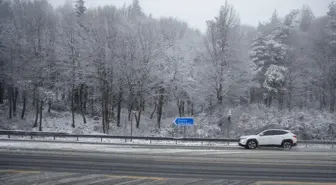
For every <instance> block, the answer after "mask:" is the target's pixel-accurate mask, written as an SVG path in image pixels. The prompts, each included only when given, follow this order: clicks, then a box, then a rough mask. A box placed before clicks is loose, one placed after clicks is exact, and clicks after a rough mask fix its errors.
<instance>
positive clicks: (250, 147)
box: [246, 140, 258, 149]
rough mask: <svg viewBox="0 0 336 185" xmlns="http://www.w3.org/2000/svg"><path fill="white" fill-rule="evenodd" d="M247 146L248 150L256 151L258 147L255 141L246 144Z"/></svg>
mask: <svg viewBox="0 0 336 185" xmlns="http://www.w3.org/2000/svg"><path fill="white" fill-rule="evenodd" d="M246 146H247V148H248V149H256V148H257V146H258V145H257V142H256V141H255V140H250V141H248V142H247V143H246Z"/></svg>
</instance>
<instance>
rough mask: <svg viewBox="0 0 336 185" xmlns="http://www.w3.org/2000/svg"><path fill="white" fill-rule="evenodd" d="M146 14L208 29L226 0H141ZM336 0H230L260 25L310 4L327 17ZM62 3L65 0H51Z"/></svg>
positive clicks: (103, 0)
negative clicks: (172, 18) (331, 4)
mask: <svg viewBox="0 0 336 185" xmlns="http://www.w3.org/2000/svg"><path fill="white" fill-rule="evenodd" d="M139 1H140V5H141V7H142V8H143V10H144V12H145V13H146V14H152V15H153V17H155V18H159V17H163V16H164V17H175V18H178V19H179V20H182V21H185V22H187V23H188V24H189V25H190V26H191V27H193V28H198V29H199V30H201V31H202V32H203V31H205V26H206V24H205V21H206V20H211V19H213V18H214V17H215V16H216V15H217V14H218V11H219V8H220V6H221V5H224V4H225V0H139ZM332 1H333V0H228V2H229V4H231V5H233V6H234V7H235V9H236V11H237V12H238V13H239V16H240V20H241V23H242V24H248V25H253V26H257V25H258V22H259V21H260V22H264V21H267V20H269V18H270V17H271V15H272V13H273V11H274V10H275V9H276V10H277V11H278V14H279V16H284V15H286V14H287V13H288V12H289V11H290V10H292V9H300V8H301V7H302V5H303V4H307V5H309V6H310V7H311V9H312V10H313V12H314V14H315V16H317V17H318V16H323V15H325V14H326V12H327V11H328V4H329V3H331V2H332ZM49 2H50V3H51V4H52V5H54V6H58V5H60V4H63V3H64V2H65V0H49ZM85 2H86V5H87V7H96V6H103V5H111V4H113V5H116V6H117V7H120V6H122V5H123V4H130V3H132V0H85Z"/></svg>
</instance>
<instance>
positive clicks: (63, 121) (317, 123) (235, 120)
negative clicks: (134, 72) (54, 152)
mask: <svg viewBox="0 0 336 185" xmlns="http://www.w3.org/2000/svg"><path fill="white" fill-rule="evenodd" d="M7 112H8V111H7V109H6V107H5V106H1V107H0V121H1V124H0V129H2V130H26V131H38V128H32V125H33V122H34V119H35V117H34V111H33V110H31V109H30V110H29V111H27V113H26V117H25V118H24V119H23V120H21V119H20V118H19V116H16V117H14V118H13V119H11V120H9V119H7ZM18 112H20V107H19V108H18ZM148 115H150V113H149V112H143V115H142V116H141V122H140V127H139V128H135V120H133V129H132V135H133V136H145V137H196V138H227V137H228V136H227V135H226V128H225V127H226V125H225V122H224V123H223V128H222V129H221V128H220V127H219V126H218V123H219V122H221V119H220V118H218V117H217V116H215V115H217V113H216V114H214V115H213V116H209V115H206V114H205V113H200V114H198V115H197V116H194V118H195V126H191V127H187V128H186V130H185V131H184V130H183V128H180V129H176V128H174V124H173V123H172V122H173V120H174V119H175V118H174V117H168V116H163V119H162V122H161V129H160V130H158V129H157V125H156V119H155V117H154V118H153V119H150V118H149V116H148ZM96 118H98V119H99V120H95V119H94V117H92V116H90V115H86V119H87V123H85V124H84V123H83V119H82V116H81V115H80V114H76V116H75V125H76V126H75V128H72V127H71V120H72V117H71V114H70V112H57V111H54V110H51V112H50V113H48V112H47V111H46V110H45V111H44V113H43V120H42V129H43V131H49V132H66V133H74V134H102V124H101V120H100V117H96ZM130 124H131V122H130V121H129V120H128V113H127V110H125V109H123V110H122V114H121V122H120V127H118V126H117V125H116V123H115V122H114V121H113V122H112V123H111V124H110V129H109V133H108V134H109V135H115V136H130V135H131V125H130ZM268 128H282V129H289V130H292V131H293V132H295V133H296V134H297V135H298V136H299V139H302V140H321V139H322V140H323V139H325V140H330V139H332V138H333V136H335V134H336V115H335V114H331V113H328V112H323V111H318V110H293V111H292V112H289V111H286V110H284V111H282V112H279V111H278V110H277V109H276V108H266V107H265V106H264V105H259V106H258V105H257V104H253V105H246V106H238V107H236V108H233V109H232V125H231V126H230V131H231V132H230V138H238V136H239V135H249V134H256V133H258V132H260V131H262V130H264V129H268ZM81 140H82V139H81ZM98 140H100V139H98ZM122 142H124V141H122ZM148 142H149V141H148ZM153 142H155V141H153Z"/></svg>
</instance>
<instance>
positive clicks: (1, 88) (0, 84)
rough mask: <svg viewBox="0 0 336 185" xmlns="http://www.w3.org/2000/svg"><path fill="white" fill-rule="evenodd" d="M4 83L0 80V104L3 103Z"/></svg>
mask: <svg viewBox="0 0 336 185" xmlns="http://www.w3.org/2000/svg"><path fill="white" fill-rule="evenodd" d="M4 94H5V85H4V83H3V82H1V81H0V104H3V103H4Z"/></svg>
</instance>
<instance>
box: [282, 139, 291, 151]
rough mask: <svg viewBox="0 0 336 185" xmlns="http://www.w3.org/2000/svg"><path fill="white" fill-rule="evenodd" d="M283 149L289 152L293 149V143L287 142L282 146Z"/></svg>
mask: <svg viewBox="0 0 336 185" xmlns="http://www.w3.org/2000/svg"><path fill="white" fill-rule="evenodd" d="M282 147H283V148H284V149H285V150H289V149H291V148H292V143H291V142H289V141H285V142H284V143H283V144H282Z"/></svg>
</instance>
